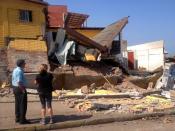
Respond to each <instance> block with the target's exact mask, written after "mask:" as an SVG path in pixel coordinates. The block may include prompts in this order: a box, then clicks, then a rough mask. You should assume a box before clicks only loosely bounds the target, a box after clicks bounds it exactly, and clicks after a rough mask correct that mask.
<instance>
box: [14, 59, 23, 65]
mask: <svg viewBox="0 0 175 131" xmlns="http://www.w3.org/2000/svg"><path fill="white" fill-rule="evenodd" d="M23 64H25V60H24V59H18V60H17V62H16V65H17V66H18V67H21V66H22V65H23Z"/></svg>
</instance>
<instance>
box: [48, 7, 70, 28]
mask: <svg viewBox="0 0 175 131" xmlns="http://www.w3.org/2000/svg"><path fill="white" fill-rule="evenodd" d="M66 14H67V6H65V5H54V6H48V24H49V27H50V28H58V27H64V15H66Z"/></svg>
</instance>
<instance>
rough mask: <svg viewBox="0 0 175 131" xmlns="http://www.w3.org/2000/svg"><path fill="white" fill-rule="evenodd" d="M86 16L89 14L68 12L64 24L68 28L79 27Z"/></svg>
mask: <svg viewBox="0 0 175 131" xmlns="http://www.w3.org/2000/svg"><path fill="white" fill-rule="evenodd" d="M88 17H89V15H86V14H79V13H73V12H68V14H67V16H66V21H65V26H68V27H69V28H80V27H82V25H83V23H84V22H85V21H86V19H87V18H88Z"/></svg>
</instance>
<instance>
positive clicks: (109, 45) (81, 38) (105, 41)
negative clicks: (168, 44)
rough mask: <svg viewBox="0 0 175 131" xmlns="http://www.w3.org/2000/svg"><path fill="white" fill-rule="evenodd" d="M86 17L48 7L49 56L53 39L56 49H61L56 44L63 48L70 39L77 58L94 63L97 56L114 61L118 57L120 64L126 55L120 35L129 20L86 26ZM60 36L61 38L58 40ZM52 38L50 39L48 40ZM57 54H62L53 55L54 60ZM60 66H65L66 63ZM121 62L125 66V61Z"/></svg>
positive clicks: (62, 9)
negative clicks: (105, 25)
mask: <svg viewBox="0 0 175 131" xmlns="http://www.w3.org/2000/svg"><path fill="white" fill-rule="evenodd" d="M59 9H61V11H59ZM56 12H57V13H56ZM56 14H57V15H56ZM58 15H61V16H58ZM88 17H89V16H88V15H86V14H80V13H73V12H68V10H67V7H66V6H49V7H48V28H47V31H48V32H49V33H48V34H49V35H48V37H49V41H48V44H49V45H48V47H49V50H50V49H51V51H49V52H50V53H49V56H50V55H51V54H54V50H55V49H54V46H53V43H54V42H53V41H55V40H56V42H55V43H57V44H58V43H59V44H58V45H57V47H60V46H59V45H64V42H65V40H66V39H67V40H68V41H69V40H73V41H74V42H75V43H76V51H78V52H79V53H78V56H84V58H82V59H85V60H87V61H89V60H90V61H97V60H98V58H99V56H102V59H109V58H110V59H115V60H116V59H118V58H119V59H120V62H121V61H122V62H123V60H122V59H123V57H125V56H126V55H125V54H127V41H123V40H122V39H121V38H122V37H121V34H122V33H121V32H122V30H123V28H124V27H125V25H126V24H127V23H128V17H125V18H123V19H121V20H119V21H117V22H115V23H113V24H111V25H109V26H107V27H106V28H104V27H88V26H87V18H88ZM61 35H62V36H63V37H62V38H59V36H61ZM51 38H52V40H50V39H51ZM63 38H64V40H63ZM50 41H52V42H50ZM60 50H61V49H60ZM62 50H63V49H62ZM58 52H59V51H58ZM59 54H61V52H59V53H58V54H57V53H56V56H57V58H58V57H59ZM64 57H65V56H64ZM100 59H101V58H100ZM63 63H64V64H65V62H63ZM63 63H61V64H63ZM123 63H125V64H127V63H126V62H123ZM123 63H122V64H123Z"/></svg>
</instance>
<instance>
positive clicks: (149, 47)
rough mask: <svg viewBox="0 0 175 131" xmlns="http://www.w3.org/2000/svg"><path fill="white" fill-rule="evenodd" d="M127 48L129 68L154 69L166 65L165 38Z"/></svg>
mask: <svg viewBox="0 0 175 131" xmlns="http://www.w3.org/2000/svg"><path fill="white" fill-rule="evenodd" d="M127 50H128V67H129V69H145V70H147V71H153V70H155V69H157V68H158V67H161V66H162V67H163V66H164V41H163V40H160V41H155V42H149V43H144V44H140V45H135V46H129V47H128V48H127Z"/></svg>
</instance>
